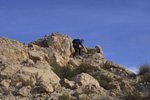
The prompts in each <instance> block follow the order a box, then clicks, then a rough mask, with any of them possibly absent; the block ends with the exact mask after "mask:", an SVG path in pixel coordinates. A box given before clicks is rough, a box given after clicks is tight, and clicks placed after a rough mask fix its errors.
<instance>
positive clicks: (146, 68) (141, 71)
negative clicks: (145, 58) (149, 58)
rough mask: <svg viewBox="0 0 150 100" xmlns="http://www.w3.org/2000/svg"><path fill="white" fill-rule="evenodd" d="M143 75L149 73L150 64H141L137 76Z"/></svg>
mask: <svg viewBox="0 0 150 100" xmlns="http://www.w3.org/2000/svg"><path fill="white" fill-rule="evenodd" d="M145 73H150V64H143V65H141V66H140V69H139V73H138V74H139V75H144V74H145Z"/></svg>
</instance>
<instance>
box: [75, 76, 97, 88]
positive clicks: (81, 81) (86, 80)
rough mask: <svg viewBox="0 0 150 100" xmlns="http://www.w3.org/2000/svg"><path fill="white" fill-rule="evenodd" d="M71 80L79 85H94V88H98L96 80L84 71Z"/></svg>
mask: <svg viewBox="0 0 150 100" xmlns="http://www.w3.org/2000/svg"><path fill="white" fill-rule="evenodd" d="M72 81H75V82H76V83H77V84H78V85H80V86H84V87H85V86H94V87H96V88H100V85H99V83H98V81H97V80H96V79H94V78H93V77H92V76H90V75H89V74H86V73H81V74H79V75H77V76H76V77H74V78H73V79H72Z"/></svg>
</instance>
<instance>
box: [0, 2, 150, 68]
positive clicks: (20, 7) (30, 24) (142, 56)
mask: <svg viewBox="0 0 150 100" xmlns="http://www.w3.org/2000/svg"><path fill="white" fill-rule="evenodd" d="M52 32H60V33H63V34H67V35H69V36H70V37H71V38H72V39H74V38H80V39H84V40H85V43H84V45H85V46H88V47H95V46H96V45H100V46H101V47H102V49H103V52H104V56H105V57H106V59H108V60H111V61H113V62H115V63H117V64H121V65H123V66H126V67H128V68H129V69H130V70H132V71H135V70H136V69H137V68H138V67H139V66H140V64H143V63H146V62H147V63H150V0H0V36H1V37H8V38H11V39H15V40H19V41H21V42H23V43H24V42H25V43H30V42H31V41H33V40H37V39H39V38H42V37H44V36H45V35H50V34H51V33H52Z"/></svg>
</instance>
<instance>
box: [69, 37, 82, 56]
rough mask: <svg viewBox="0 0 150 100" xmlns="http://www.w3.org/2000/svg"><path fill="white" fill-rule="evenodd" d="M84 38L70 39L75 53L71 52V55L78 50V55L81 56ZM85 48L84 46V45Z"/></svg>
mask: <svg viewBox="0 0 150 100" xmlns="http://www.w3.org/2000/svg"><path fill="white" fill-rule="evenodd" d="M83 42H84V40H80V39H74V40H73V41H72V43H73V47H74V49H75V53H74V54H73V57H74V56H75V55H76V53H77V51H78V50H79V55H80V56H81V46H82V47H84V46H83V45H82V44H83ZM84 48H85V47H84Z"/></svg>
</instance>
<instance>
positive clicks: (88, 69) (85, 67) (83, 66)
mask: <svg viewBox="0 0 150 100" xmlns="http://www.w3.org/2000/svg"><path fill="white" fill-rule="evenodd" d="M95 70H97V68H96V67H94V66H92V65H90V64H86V63H82V64H80V66H79V67H77V68H76V69H75V71H76V73H78V74H79V73H82V72H83V73H91V72H93V71H95Z"/></svg>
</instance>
